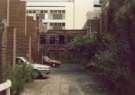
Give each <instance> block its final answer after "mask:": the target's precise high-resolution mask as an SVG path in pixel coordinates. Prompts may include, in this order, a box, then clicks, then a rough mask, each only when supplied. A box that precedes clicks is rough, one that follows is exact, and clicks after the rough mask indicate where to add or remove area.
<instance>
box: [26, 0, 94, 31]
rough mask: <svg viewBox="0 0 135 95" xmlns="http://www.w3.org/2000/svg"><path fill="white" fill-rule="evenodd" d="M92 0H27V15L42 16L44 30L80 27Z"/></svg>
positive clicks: (91, 8) (90, 8)
mask: <svg viewBox="0 0 135 95" xmlns="http://www.w3.org/2000/svg"><path fill="white" fill-rule="evenodd" d="M92 10H93V0H27V15H29V16H33V17H34V19H36V18H37V16H40V17H41V18H42V21H43V23H44V27H45V31H47V30H50V29H54V30H59V29H60V30H61V29H82V28H83V26H84V24H85V22H86V20H87V13H89V11H92Z"/></svg>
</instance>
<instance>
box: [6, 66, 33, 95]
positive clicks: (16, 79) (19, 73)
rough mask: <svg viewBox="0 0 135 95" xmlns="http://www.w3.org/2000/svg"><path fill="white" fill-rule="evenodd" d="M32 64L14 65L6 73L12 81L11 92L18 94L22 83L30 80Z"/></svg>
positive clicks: (22, 85) (22, 86)
mask: <svg viewBox="0 0 135 95" xmlns="http://www.w3.org/2000/svg"><path fill="white" fill-rule="evenodd" d="M32 71H33V69H32V66H30V65H26V64H23V65H16V67H15V69H14V70H12V71H11V72H10V73H9V74H8V78H9V79H10V80H11V81H12V88H11V90H12V94H13V95H18V94H19V93H20V92H21V91H22V90H23V88H24V85H25V84H26V83H28V82H31V81H32Z"/></svg>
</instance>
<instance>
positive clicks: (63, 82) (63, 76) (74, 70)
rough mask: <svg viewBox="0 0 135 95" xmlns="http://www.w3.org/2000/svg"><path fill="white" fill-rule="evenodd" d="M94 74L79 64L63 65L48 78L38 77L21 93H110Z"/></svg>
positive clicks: (105, 94)
mask: <svg viewBox="0 0 135 95" xmlns="http://www.w3.org/2000/svg"><path fill="white" fill-rule="evenodd" d="M105 92H106V91H105V89H104V88H102V87H101V86H100V85H99V84H98V83H97V82H96V81H95V80H94V78H93V77H92V76H90V75H87V74H86V73H85V72H83V71H82V70H81V69H80V66H78V65H67V64H66V65H63V66H61V67H60V68H57V69H55V70H53V71H52V73H51V74H50V75H49V78H48V79H38V80H35V81H34V83H31V84H29V85H27V86H26V88H25V90H24V92H23V93H22V94H21V95H108V94H107V93H105Z"/></svg>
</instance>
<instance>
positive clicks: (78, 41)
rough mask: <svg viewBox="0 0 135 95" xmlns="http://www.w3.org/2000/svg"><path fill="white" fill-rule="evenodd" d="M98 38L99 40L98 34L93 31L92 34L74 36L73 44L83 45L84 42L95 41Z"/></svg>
mask: <svg viewBox="0 0 135 95" xmlns="http://www.w3.org/2000/svg"><path fill="white" fill-rule="evenodd" d="M96 40H97V36H96V34H95V33H91V34H90V35H86V36H81V37H76V38H74V40H73V42H72V44H73V45H75V46H81V45H84V44H90V43H95V42H96Z"/></svg>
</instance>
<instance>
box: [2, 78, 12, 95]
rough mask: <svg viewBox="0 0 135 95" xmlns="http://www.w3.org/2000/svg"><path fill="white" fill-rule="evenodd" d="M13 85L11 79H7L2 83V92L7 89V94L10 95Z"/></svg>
mask: <svg viewBox="0 0 135 95" xmlns="http://www.w3.org/2000/svg"><path fill="white" fill-rule="evenodd" d="M11 86H12V83H11V81H10V80H7V81H6V82H4V83H2V84H0V92H3V91H5V92H6V95H10V88H11Z"/></svg>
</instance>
